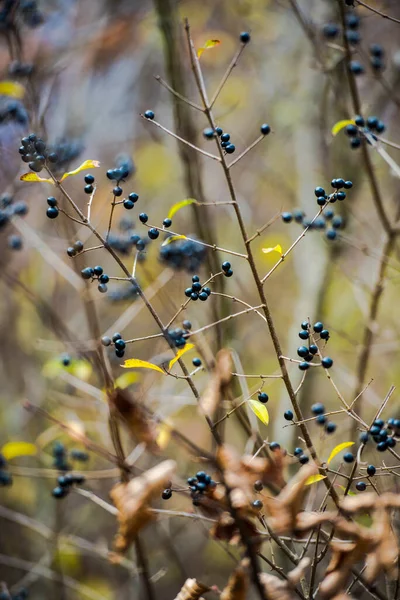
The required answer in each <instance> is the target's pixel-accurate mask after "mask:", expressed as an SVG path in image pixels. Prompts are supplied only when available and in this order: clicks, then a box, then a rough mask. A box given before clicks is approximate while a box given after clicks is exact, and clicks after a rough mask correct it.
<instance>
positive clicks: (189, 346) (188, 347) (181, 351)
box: [168, 344, 194, 371]
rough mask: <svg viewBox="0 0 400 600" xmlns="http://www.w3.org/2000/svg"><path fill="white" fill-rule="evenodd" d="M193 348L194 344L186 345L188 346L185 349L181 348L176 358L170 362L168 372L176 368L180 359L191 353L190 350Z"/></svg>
mask: <svg viewBox="0 0 400 600" xmlns="http://www.w3.org/2000/svg"><path fill="white" fill-rule="evenodd" d="M192 348H194V344H186V346H185V347H184V348H181V349H180V350H179V351H178V352H177V353H176V355H175V356H174V358H173V359H172V360H170V361H169V365H168V370H169V371H170V370H171V369H172V367H173V366H174V364H175V363H176V362H177V361H178V360H179V359H180V357H181V356H183V355H184V354H185V353H186V352H189V350H192Z"/></svg>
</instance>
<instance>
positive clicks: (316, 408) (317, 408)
mask: <svg viewBox="0 0 400 600" xmlns="http://www.w3.org/2000/svg"><path fill="white" fill-rule="evenodd" d="M311 412H312V413H313V414H314V415H322V414H323V413H324V412H325V406H324V405H323V404H322V403H321V402H317V403H316V404H313V405H312V407H311Z"/></svg>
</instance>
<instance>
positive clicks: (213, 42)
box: [197, 40, 221, 58]
mask: <svg viewBox="0 0 400 600" xmlns="http://www.w3.org/2000/svg"><path fill="white" fill-rule="evenodd" d="M220 43H221V41H220V40H207V41H206V43H205V44H204V46H202V47H201V48H199V49H198V50H197V56H198V58H200V56H201V55H202V54H203V52H204V50H209V49H210V48H215V46H219V44H220Z"/></svg>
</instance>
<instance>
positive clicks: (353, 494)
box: [336, 485, 357, 496]
mask: <svg viewBox="0 0 400 600" xmlns="http://www.w3.org/2000/svg"><path fill="white" fill-rule="evenodd" d="M336 487H338V488H340V489H341V490H343V491H344V492H345V491H346V488H345V486H344V485H337V486H336ZM347 495H348V496H357V494H356V493H355V492H352V491H351V490H349V491H348V492H347Z"/></svg>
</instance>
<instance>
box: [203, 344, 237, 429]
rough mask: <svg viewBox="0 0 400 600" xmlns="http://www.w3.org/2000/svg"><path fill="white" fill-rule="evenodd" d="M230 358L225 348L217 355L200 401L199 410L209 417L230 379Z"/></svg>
mask: <svg viewBox="0 0 400 600" xmlns="http://www.w3.org/2000/svg"><path fill="white" fill-rule="evenodd" d="M232 367H233V363H232V356H231V352H230V351H229V350H227V349H226V348H222V350H220V351H219V352H218V353H217V356H216V359H215V367H214V370H213V372H212V374H211V377H210V380H209V382H208V385H207V387H206V389H205V391H204V394H203V396H202V397H201V399H200V410H201V411H202V412H203V414H206V415H209V416H210V417H211V416H212V415H213V414H214V412H215V410H216V408H217V407H218V405H219V403H220V402H221V400H222V399H223V397H224V394H225V391H226V388H227V387H228V385H229V384H230V382H231V379H232V370H233V369H232Z"/></svg>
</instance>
